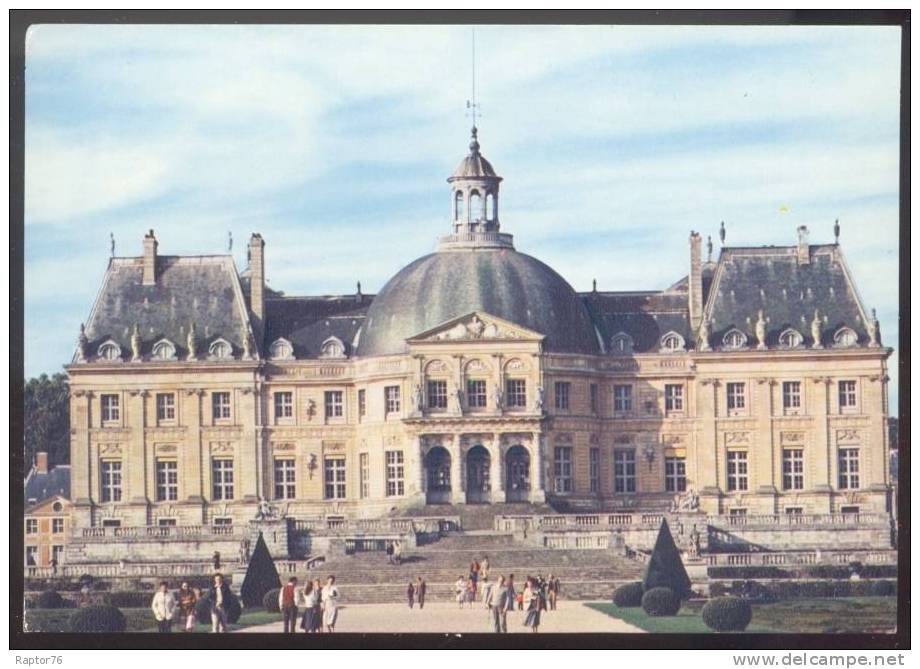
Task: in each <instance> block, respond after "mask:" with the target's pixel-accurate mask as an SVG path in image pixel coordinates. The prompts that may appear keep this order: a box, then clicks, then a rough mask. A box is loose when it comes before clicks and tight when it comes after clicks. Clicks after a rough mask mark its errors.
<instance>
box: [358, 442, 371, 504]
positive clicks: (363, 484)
mask: <svg viewBox="0 0 920 669" xmlns="http://www.w3.org/2000/svg"><path fill="white" fill-rule="evenodd" d="M358 474H359V475H360V477H361V480H360V481H359V484H360V486H359V489H360V492H361V499H367V498H368V497H370V496H371V464H370V455H369V454H368V453H361V455H359V456H358Z"/></svg>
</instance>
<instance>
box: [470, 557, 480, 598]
mask: <svg viewBox="0 0 920 669" xmlns="http://www.w3.org/2000/svg"><path fill="white" fill-rule="evenodd" d="M470 581H472V583H473V594H475V591H476V588H478V587H479V562H477V561H476V560H475V559H474V560H473V561H472V562H470Z"/></svg>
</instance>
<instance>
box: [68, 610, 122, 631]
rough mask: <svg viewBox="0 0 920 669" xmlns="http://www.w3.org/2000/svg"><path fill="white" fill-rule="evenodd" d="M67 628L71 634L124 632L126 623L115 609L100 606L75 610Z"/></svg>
mask: <svg viewBox="0 0 920 669" xmlns="http://www.w3.org/2000/svg"><path fill="white" fill-rule="evenodd" d="M68 627H69V628H70V631H71V632H124V631H125V627H127V622H126V621H125V617H124V616H123V615H122V613H121V611H119V610H118V609H117V608H115V607H114V606H109V605H108V604H102V605H99V606H87V607H86V608H83V609H77V611H76V612H75V613H74V614H73V615H72V616H70V621H69V622H68Z"/></svg>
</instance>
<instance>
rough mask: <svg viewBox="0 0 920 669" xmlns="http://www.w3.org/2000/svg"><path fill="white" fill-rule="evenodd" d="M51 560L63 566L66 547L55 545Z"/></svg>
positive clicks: (52, 549)
mask: <svg viewBox="0 0 920 669" xmlns="http://www.w3.org/2000/svg"><path fill="white" fill-rule="evenodd" d="M51 559H52V560H54V561H55V563H57V564H61V562H63V561H64V547H63V546H60V545H54V546H52V547H51Z"/></svg>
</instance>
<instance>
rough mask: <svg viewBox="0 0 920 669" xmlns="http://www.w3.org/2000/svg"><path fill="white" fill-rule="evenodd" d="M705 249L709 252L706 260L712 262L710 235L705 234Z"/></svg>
mask: <svg viewBox="0 0 920 669" xmlns="http://www.w3.org/2000/svg"><path fill="white" fill-rule="evenodd" d="M706 251H707V252H708V253H709V257H708V258H707V262H712V235H706Z"/></svg>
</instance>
